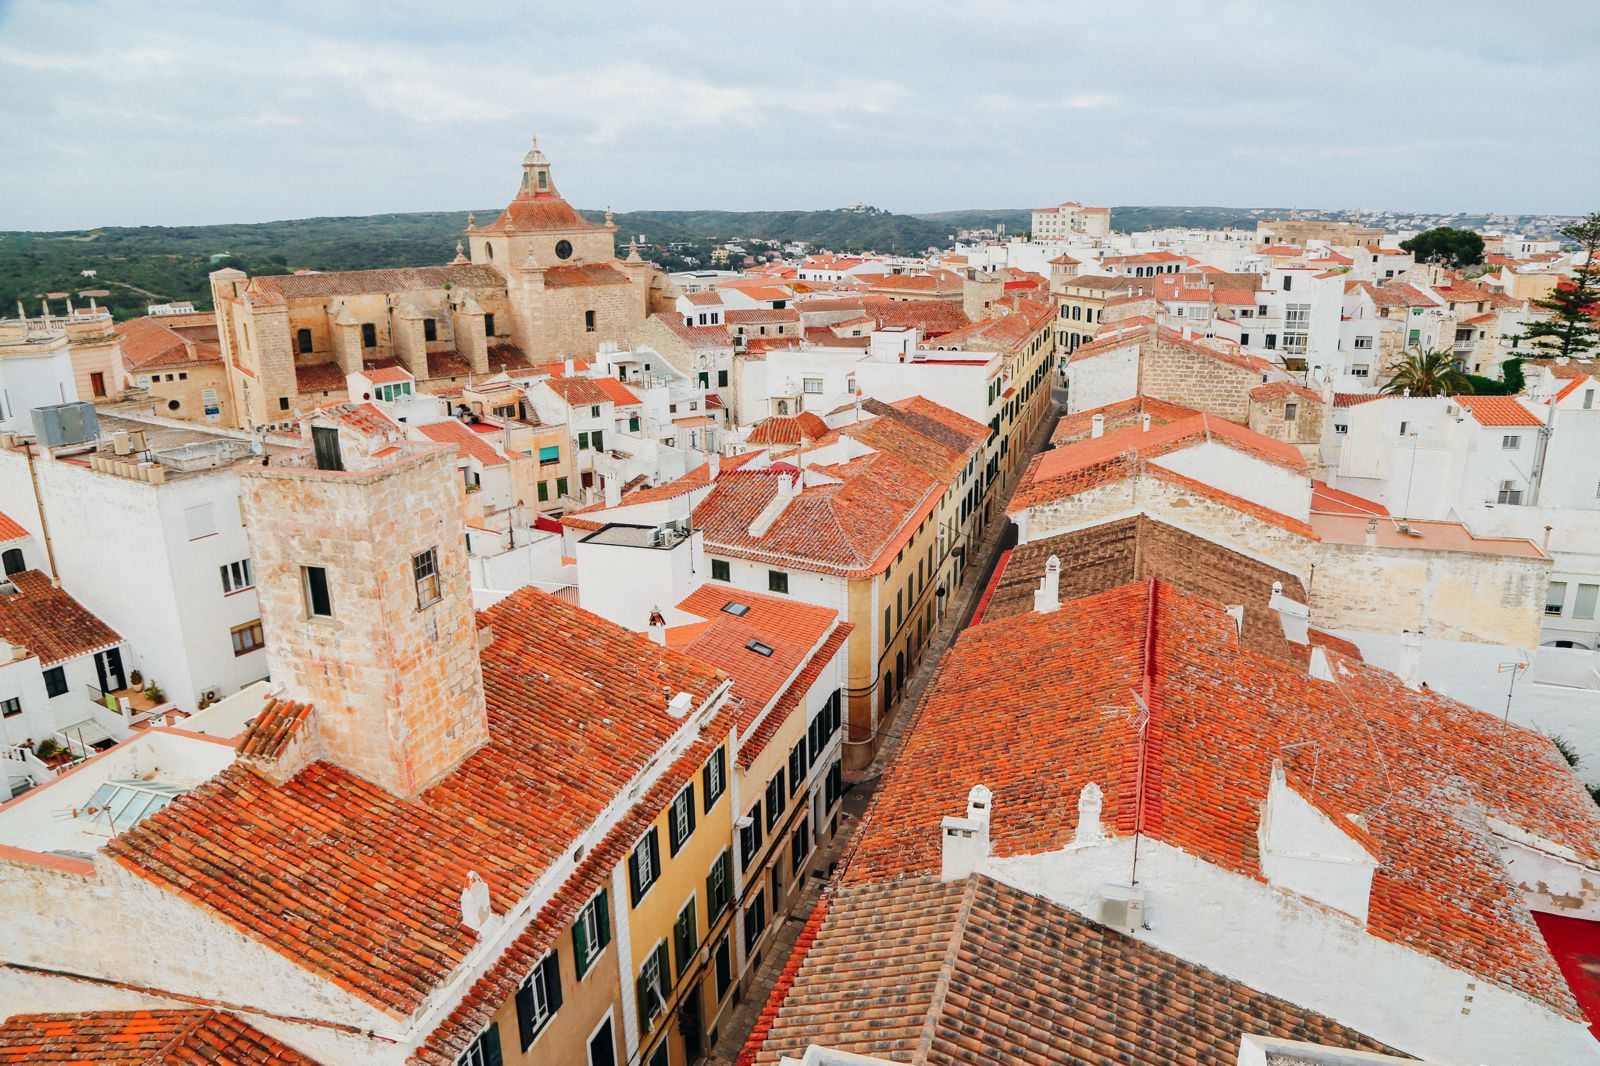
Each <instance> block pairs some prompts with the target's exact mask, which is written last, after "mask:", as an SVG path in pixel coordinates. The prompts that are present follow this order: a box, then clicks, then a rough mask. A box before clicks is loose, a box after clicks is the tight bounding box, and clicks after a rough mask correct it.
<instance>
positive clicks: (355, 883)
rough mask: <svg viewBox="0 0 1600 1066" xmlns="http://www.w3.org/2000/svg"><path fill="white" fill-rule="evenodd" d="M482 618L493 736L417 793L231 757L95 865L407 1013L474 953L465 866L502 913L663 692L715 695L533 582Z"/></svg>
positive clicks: (648, 755)
mask: <svg viewBox="0 0 1600 1066" xmlns="http://www.w3.org/2000/svg"><path fill="white" fill-rule="evenodd" d="M480 618H481V620H482V621H483V622H484V623H486V624H488V625H490V626H492V627H493V632H494V640H493V642H492V643H491V644H489V646H488V647H487V648H485V649H484V650H483V652H482V655H481V659H482V663H483V681H484V689H485V693H486V697H487V704H488V723H489V738H490V739H489V743H488V744H487V745H486V746H484V747H483V748H480V749H479V750H478V751H477V752H475V753H473V754H472V755H471V756H470V757H468V758H467V759H466V761H464V762H463V763H462V764H461V765H460V766H459V767H457V768H456V769H455V770H454V771H452V772H451V773H450V774H449V775H447V776H446V777H445V778H444V779H443V780H442V781H440V782H439V783H438V784H436V785H434V786H433V787H432V788H430V789H428V790H427V791H426V792H424V793H422V795H421V796H419V797H418V798H417V799H415V800H413V801H409V802H408V801H404V800H400V799H398V798H396V797H395V796H393V795H391V794H389V793H388V792H386V791H384V790H383V789H381V788H379V787H378V786H376V785H373V784H371V783H369V782H367V781H365V780H363V779H361V778H359V777H356V776H355V775H353V774H351V773H349V772H347V771H345V770H344V769H342V768H340V767H338V766H336V765H334V764H332V763H328V762H316V763H312V764H311V765H310V766H307V767H306V768H305V769H303V770H301V771H300V772H299V773H298V774H296V775H295V776H294V777H293V778H291V779H290V780H289V781H287V782H285V783H284V784H282V785H274V784H273V783H271V782H270V781H268V780H267V779H266V778H264V777H262V776H260V775H259V774H257V773H256V772H255V771H254V770H253V769H252V768H251V767H250V766H249V765H248V764H247V763H244V762H238V763H234V764H233V765H231V766H229V767H228V768H227V769H225V770H223V771H222V772H221V773H220V774H218V775H217V776H216V777H214V778H213V779H211V780H210V781H208V782H206V783H205V784H204V785H201V786H200V787H199V788H197V789H195V790H194V791H193V792H191V793H189V794H188V795H186V796H184V797H182V798H181V799H179V800H177V801H176V802H174V803H172V804H170V805H169V806H167V807H166V808H165V809H163V810H162V811H160V812H159V813H158V814H156V815H153V816H151V817H149V818H146V819H145V820H144V821H142V822H140V823H139V824H138V825H137V826H135V827H133V828H132V829H130V830H127V831H125V832H123V833H122V834H120V835H119V836H116V837H114V838H113V839H112V840H111V841H110V843H109V844H108V845H107V847H106V850H105V852H104V854H105V855H106V856H107V857H108V858H110V859H112V860H114V861H116V862H119V863H121V864H122V865H123V866H125V867H127V868H129V869H130V870H133V871H134V872H135V873H137V874H139V875H140V876H142V877H144V878H146V879H148V880H149V881H151V882H153V883H155V884H156V885H157V886H159V887H160V888H162V889H164V890H166V891H170V892H174V893H177V894H178V895H180V896H183V897H185V898H186V899H187V901H188V902H190V903H191V904H193V905H194V906H197V907H201V908H204V909H207V910H210V911H211V912H213V913H214V914H216V915H217V916H218V917H220V918H221V919H222V920H223V921H225V922H227V923H228V924H229V925H231V926H233V927H234V928H235V929H237V930H238V931H239V932H241V933H243V934H244V935H245V936H247V937H250V938H253V939H255V940H257V941H259V942H260V943H262V944H264V945H265V946H267V947H268V948H270V949H271V950H273V951H276V952H279V953H280V954H282V955H284V956H285V957H287V958H289V959H290V960H292V961H293V962H295V963H296V964H297V965H299V966H302V967H304V968H306V969H308V970H310V971H312V972H314V973H316V974H318V975H320V976H321V977H323V978H325V979H326V980H328V981H330V982H332V983H333V984H335V985H337V986H339V987H341V988H343V989H345V990H347V991H349V992H351V993H353V994H354V995H356V996H359V997H361V998H362V999H364V1000H367V1001H368V1002H370V1003H373V1004H375V1005H377V1006H379V1007H381V1008H383V1009H386V1010H391V1011H394V1012H397V1013H399V1014H401V1015H406V1014H410V1013H412V1012H413V1011H415V1010H416V1009H417V1008H419V1007H420V1006H422V1005H423V1004H424V1003H425V1002H426V1001H427V1000H428V998H429V997H430V996H431V995H433V994H434V993H435V992H436V991H437V990H438V989H439V987H440V985H441V984H442V983H443V982H444V981H445V980H446V979H447V978H448V977H449V976H450V975H451V974H453V973H455V972H456V971H457V968H458V967H459V966H460V965H461V963H462V962H463V961H464V959H465V958H466V956H467V953H468V952H469V951H470V950H471V949H472V948H473V947H474V945H475V944H476V942H477V937H476V935H475V934H473V932H472V931H471V930H470V929H468V928H467V927H466V926H464V925H462V923H461V902H460V894H461V890H462V886H463V884H464V878H465V877H466V874H467V872H468V871H469V870H470V871H476V872H478V873H479V874H480V875H481V876H482V877H483V879H484V880H485V881H486V882H487V883H488V887H489V892H490V898H491V901H492V904H493V907H494V910H495V911H496V913H499V914H505V913H507V911H508V910H510V908H511V907H512V906H513V905H514V904H515V903H516V902H517V901H518V900H519V899H521V898H522V897H523V896H524V895H525V894H526V893H527V892H528V891H529V890H530V889H531V888H532V887H533V885H534V883H535V882H536V881H537V879H538V878H539V877H540V876H541V875H542V874H543V873H544V872H545V871H546V870H547V869H548V868H549V866H550V864H551V863H552V862H553V861H555V860H556V859H557V858H558V857H560V856H561V855H563V854H565V853H566V852H567V851H568V850H569V848H570V845H571V842H572V840H574V839H575V838H576V837H577V836H578V834H579V833H581V832H583V831H584V830H585V829H586V828H587V827H589V826H590V825H592V824H593V822H594V821H595V819H596V818H597V817H598V816H599V815H600V813H601V812H602V811H603V810H604V809H605V808H606V806H607V805H608V804H610V803H611V802H612V801H613V800H614V799H615V798H616V796H617V795H618V794H619V793H621V792H622V791H623V790H624V789H625V788H627V786H628V784H629V783H630V782H631V781H632V780H634V779H635V777H636V776H637V775H638V774H639V773H640V772H641V771H642V770H643V769H644V768H645V766H646V765H647V764H648V763H649V762H650V761H651V760H652V759H655V758H656V757H657V755H658V753H659V752H660V750H661V749H662V747H663V746H664V745H666V744H667V742H668V741H669V740H670V739H671V738H672V737H673V736H674V734H676V733H677V732H678V730H679V729H680V728H681V727H682V726H683V724H684V723H683V720H681V719H678V718H675V717H674V716H672V715H671V714H670V713H668V711H667V708H666V703H667V699H668V698H669V697H670V695H671V694H673V693H676V692H688V693H689V694H690V695H691V696H692V697H693V699H694V702H695V704H696V705H697V706H703V705H704V704H705V703H706V702H707V701H708V700H709V699H710V698H711V697H712V696H713V695H714V694H716V693H717V692H718V691H720V689H721V686H722V685H723V683H724V678H723V675H722V674H720V673H719V672H717V671H716V670H713V669H711V668H710V667H707V666H705V665H703V664H702V663H700V662H699V661H697V660H694V659H691V658H689V657H687V656H684V655H681V654H679V653H677V652H673V651H669V650H668V649H666V648H663V647H661V646H659V645H657V644H655V643H654V642H652V641H650V640H649V639H648V638H647V637H644V636H641V635H639V634H635V633H630V632H628V631H627V630H624V629H622V628H620V627H618V626H615V625H613V624H611V623H610V622H607V621H605V620H603V619H600V618H597V617H595V616H594V615H591V614H587V613H585V612H583V611H581V610H579V609H578V608H577V607H574V606H571V605H569V604H566V603H564V602H562V601H561V600H559V599H557V598H555V597H553V596H548V595H546V594H544V593H542V592H539V591H537V590H535V589H532V588H524V589H521V590H519V591H517V592H514V593H512V594H511V595H510V596H508V597H506V598H505V599H504V600H502V601H500V602H499V603H497V604H496V605H495V606H493V607H491V608H490V609H489V610H487V611H484V612H483V613H482V614H481V615H480ZM729 725H731V720H730V719H729V718H727V717H726V716H724V718H723V720H722V723H721V726H720V728H721V732H720V733H718V732H714V731H711V732H709V733H708V738H709V739H710V740H711V742H712V743H715V742H716V739H717V738H720V737H722V736H725V735H726V730H727V728H728V726H729ZM703 757H704V756H703V755H702V758H703ZM657 809H659V808H657ZM631 843H632V841H631V840H630V841H628V845H627V846H631ZM608 869H609V868H608ZM356 901H359V902H360V905H359V906H358V905H356ZM526 973H527V970H523V971H522V975H523V976H525V975H526ZM501 1001H503V997H502V1000H501ZM501 1001H497V1004H498V1002H501ZM469 1009H470V1008H469ZM480 1027H481V1024H480Z"/></svg>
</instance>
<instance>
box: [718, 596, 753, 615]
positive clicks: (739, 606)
mask: <svg viewBox="0 0 1600 1066" xmlns="http://www.w3.org/2000/svg"><path fill="white" fill-rule="evenodd" d="M722 613H723V614H731V615H733V616H734V617H735V618H743V617H744V616H745V615H747V614H749V613H750V607H749V605H748V604H743V603H740V602H739V601H738V600H729V601H728V602H727V603H725V604H723V605H722Z"/></svg>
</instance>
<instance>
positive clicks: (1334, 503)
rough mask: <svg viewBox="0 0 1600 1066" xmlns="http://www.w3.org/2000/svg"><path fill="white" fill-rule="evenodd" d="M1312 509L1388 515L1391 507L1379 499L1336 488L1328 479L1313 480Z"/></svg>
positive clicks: (1332, 512)
mask: <svg viewBox="0 0 1600 1066" xmlns="http://www.w3.org/2000/svg"><path fill="white" fill-rule="evenodd" d="M1311 510H1312V511H1321V512H1323V513H1325V514H1356V515H1377V516H1379V517H1387V516H1388V514H1389V509H1388V508H1387V507H1385V506H1384V505H1383V504H1381V503H1379V502H1378V501H1377V500H1369V499H1367V498H1366V497H1364V496H1357V495H1356V494H1355V493H1353V492H1345V491H1344V490H1343V489H1336V488H1334V487H1333V486H1332V485H1329V484H1328V483H1327V482H1326V481H1316V480H1313V481H1312V482H1311Z"/></svg>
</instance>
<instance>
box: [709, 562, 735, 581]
mask: <svg viewBox="0 0 1600 1066" xmlns="http://www.w3.org/2000/svg"><path fill="white" fill-rule="evenodd" d="M728 573H729V566H728V560H726V559H713V560H711V580H713V581H728V580H730V578H729V576H728Z"/></svg>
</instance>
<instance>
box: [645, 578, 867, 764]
mask: <svg viewBox="0 0 1600 1066" xmlns="http://www.w3.org/2000/svg"><path fill="white" fill-rule="evenodd" d="M730 603H738V604H742V605H743V606H745V607H746V608H748V610H747V611H746V612H745V613H744V614H743V615H733V614H729V613H728V612H727V611H725V610H724V609H723V608H724V607H726V606H727V605H728V604H730ZM677 606H678V609H679V610H680V611H684V612H686V613H688V614H692V615H697V616H699V617H701V618H704V619H705V620H706V621H707V622H708V623H709V625H707V626H705V627H699V626H696V627H694V629H693V630H692V631H688V632H684V633H682V634H680V635H679V639H678V640H674V639H672V634H671V633H669V634H668V640H667V645H668V647H672V648H676V649H677V650H679V651H682V652H683V653H684V654H686V655H691V656H693V657H694V658H696V659H699V660H700V661H701V662H703V663H705V664H707V665H708V666H711V667H713V668H715V669H717V670H721V671H722V672H723V673H725V674H727V675H728V676H729V677H731V678H733V695H734V697H735V698H736V699H737V700H738V701H739V704H740V708H739V733H740V735H743V734H744V732H745V731H746V730H748V729H749V728H750V727H751V726H752V725H754V724H755V722H756V720H757V719H758V718H759V717H760V716H761V714H762V712H763V711H765V710H766V709H767V705H768V704H770V703H772V702H773V701H774V700H776V699H777V698H778V695H779V693H780V692H782V691H783V690H784V689H785V687H786V685H787V683H788V681H789V679H790V678H791V677H792V676H794V674H795V672H796V671H797V670H799V669H800V667H801V666H802V665H803V664H805V663H807V662H808V660H809V659H810V658H811V656H812V653H813V652H814V651H815V650H816V649H817V648H818V647H819V645H821V644H822V642H823V638H824V637H826V636H827V635H828V633H829V631H830V630H832V629H833V628H834V623H835V622H837V621H838V619H839V613H838V612H837V611H834V610H832V609H830V608H827V607H817V606H813V605H812V604H806V603H800V602H799V601H797V600H792V599H786V598H784V597H781V596H768V595H765V594H764V593H757V592H749V591H747V590H745V589H734V588H729V587H728V586H726V585H714V584H706V585H701V586H700V587H699V588H698V589H696V590H695V591H694V592H693V593H691V594H690V595H689V597H688V598H687V599H685V600H684V601H683V602H682V603H680V604H678V605H677ZM751 641H758V642H760V643H761V644H763V645H765V646H766V647H768V648H770V649H771V654H770V655H763V654H761V653H759V652H756V651H752V650H751V649H750V647H749V645H750V642H751ZM823 665H826V660H824V662H823V664H821V665H819V666H818V667H817V673H820V672H821V670H822V666H823ZM815 678H816V674H813V675H812V679H813V680H815ZM802 695H803V693H802Z"/></svg>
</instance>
